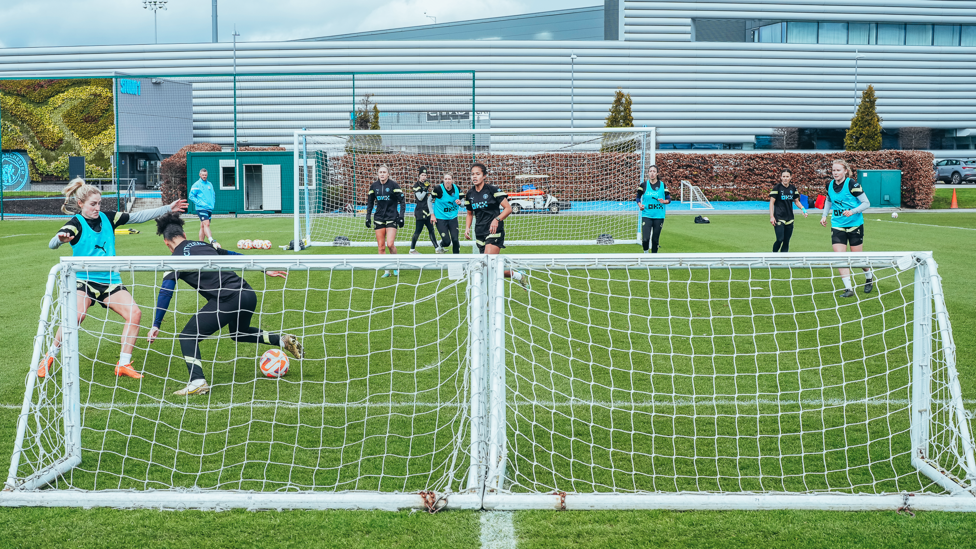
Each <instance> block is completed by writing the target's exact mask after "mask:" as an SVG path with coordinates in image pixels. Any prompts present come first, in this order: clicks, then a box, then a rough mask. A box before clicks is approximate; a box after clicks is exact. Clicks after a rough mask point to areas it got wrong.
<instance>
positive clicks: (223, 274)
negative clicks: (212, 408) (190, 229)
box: [147, 214, 303, 396]
mask: <svg viewBox="0 0 976 549" xmlns="http://www.w3.org/2000/svg"><path fill="white" fill-rule="evenodd" d="M156 234H158V235H160V236H162V237H163V241H164V242H165V243H166V247H167V248H169V249H170V251H171V252H172V253H173V255H174V256H178V257H197V256H217V255H241V254H239V253H237V252H232V251H229V250H223V249H220V248H215V247H213V246H211V245H209V244H207V243H206V242H199V241H193V240H187V239H186V233H184V232H183V220H182V219H180V218H179V216H178V215H175V214H170V215H164V216H162V217H160V218H159V219H157V220H156ZM265 274H267V275H268V276H277V277H280V278H285V277H286V276H287V274H286V273H284V272H282V271H267V272H266V273H265ZM177 280H182V281H183V282H186V283H187V284H189V285H190V287H191V288H193V289H194V290H196V291H197V292H199V293H200V296H201V297H203V298H204V299H206V300H207V303H206V305H204V306H203V307H202V308H201V309H200V310H199V311H198V312H197V314H195V315H193V318H191V319H190V320H189V322H187V323H186V325H185V326H183V329H182V330H180V333H179V336H178V337H179V340H180V350H181V351H182V352H183V360H185V361H186V368H187V370H188V371H189V372H190V382H189V383H188V384H187V385H186V387H184V388H183V389H180V390H179V391H176V392H175V393H173V394H174V395H177V396H189V395H202V394H206V393H208V392H209V391H210V386H209V385H207V380H206V378H204V376H203V362H202V357H201V355H200V342H201V341H203V340H204V339H206V338H208V337H210V336H211V335H213V334H215V333H217V332H219V331H220V329H221V328H223V327H224V326H227V327H228V330H229V331H230V337H231V339H233V340H234V341H237V342H240V343H258V344H265V345H277V346H279V347H281V348H282V349H284V350H286V351H288V352H289V353H291V354H292V356H294V357H295V358H298V359H301V358H302V356H303V351H302V344H301V343H300V342H299V341H298V338H296V337H295V336H293V335H291V334H273V333H271V332H266V331H263V330H259V329H258V328H254V327H252V326H251V318H252V317H253V316H254V312H255V310H256V309H257V303H258V301H257V295H256V294H255V293H254V289H252V288H251V286H250V285H249V284H248V283H247V281H245V280H244V279H243V278H241V277H239V276H237V275H236V274H235V273H234V272H233V271H229V270H227V271H200V270H196V269H190V270H186V271H179V272H173V271H170V272H168V273H166V276H164V277H163V284H162V287H161V288H160V289H159V297H158V298H157V300H156V315H155V319H154V320H153V327H152V329H151V330H149V337H148V338H147V339H148V340H149V344H150V345H151V344H152V342H153V341H155V340H156V337H158V336H159V327H160V326H162V324H163V319H164V318H165V316H166V311H167V309H169V304H170V301H171V300H172V299H173V293H174V292H175V291H176V281H177Z"/></svg>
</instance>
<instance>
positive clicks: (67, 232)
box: [37, 177, 186, 379]
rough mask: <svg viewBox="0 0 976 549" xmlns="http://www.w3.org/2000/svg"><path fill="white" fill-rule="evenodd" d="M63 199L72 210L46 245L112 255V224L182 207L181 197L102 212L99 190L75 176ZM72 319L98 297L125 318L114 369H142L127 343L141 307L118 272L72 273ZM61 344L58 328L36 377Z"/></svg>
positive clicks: (42, 373)
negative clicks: (74, 285) (164, 203)
mask: <svg viewBox="0 0 976 549" xmlns="http://www.w3.org/2000/svg"><path fill="white" fill-rule="evenodd" d="M62 193H63V194H64V197H65V198H64V205H62V206H61V211H63V212H64V213H67V214H74V215H73V216H72V217H71V218H70V219H69V220H68V221H67V222H66V223H65V224H64V225H63V226H62V227H61V228H60V229H58V233H57V234H56V235H54V238H52V239H51V241H50V243H48V247H49V248H51V249H52V250H56V249H58V248H59V247H61V245H62V244H70V245H71V252H72V255H74V256H83V257H113V256H114V255H115V228H116V227H119V226H121V225H128V224H132V223H145V222H146V221H149V220H150V219H155V218H157V217H159V216H161V215H164V214H167V213H170V212H175V213H178V212H183V211H186V200H182V199H181V200H177V201H175V202H173V203H172V204H170V205H168V206H160V207H159V208H156V209H154V210H146V211H142V212H137V213H133V214H127V213H124V212H111V211H109V212H103V211H102V192H101V191H100V190H98V189H97V188H96V187H93V186H92V185H89V184H87V183H85V180H83V179H82V178H80V177H76V178H74V179H72V180H71V182H70V183H68V186H67V187H65V188H64V190H63V191H62ZM77 278H78V283H77V296H78V324H81V322H82V321H83V320H84V319H85V316H86V313H87V312H88V308H89V307H91V306H92V304H93V303H98V304H99V305H101V306H102V307H104V308H106V309H110V310H112V311H115V312H116V313H118V314H119V316H121V317H122V319H123V320H124V321H125V327H124V328H123V329H122V352H121V353H120V354H119V361H118V363H117V364H116V365H115V375H117V376H128V377H131V378H136V379H138V378H140V377H142V374H140V373H139V372H137V371H135V370H134V369H133V368H132V349H133V347H134V346H135V342H136V337H138V335H139V322H140V320H141V319H142V312H141V311H140V310H139V307H138V306H137V305H136V303H135V301H133V299H132V295H131V294H130V293H129V291H128V290H126V289H125V286H123V285H122V278H121V277H120V276H119V273H116V272H108V271H81V272H79V273H78V276H77ZM60 347H61V330H60V329H59V330H58V333H57V335H55V336H54V342H53V343H52V344H51V347H50V349H48V352H47V354H46V355H45V356H44V358H43V359H42V360H41V363H40V364H39V365H38V367H37V377H45V376H46V375H47V372H48V369H49V368H50V367H51V365H52V364H54V357H55V356H56V353H57V351H58V349H59V348H60Z"/></svg>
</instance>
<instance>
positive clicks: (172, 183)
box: [159, 143, 220, 204]
mask: <svg viewBox="0 0 976 549" xmlns="http://www.w3.org/2000/svg"><path fill="white" fill-rule="evenodd" d="M189 152H220V145H216V144H214V143H194V144H192V145H186V146H184V147H182V148H181V149H180V150H178V151H176V153H175V154H173V156H170V157H169V158H167V159H165V160H163V162H162V163H161V164H160V165H159V176H160V178H161V179H162V180H163V181H162V183H160V185H159V190H160V193H162V197H163V204H169V203H171V202H173V201H174V200H178V199H180V198H184V199H185V198H186V192H187V187H186V153H189Z"/></svg>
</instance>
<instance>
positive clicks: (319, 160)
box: [292, 128, 657, 250]
mask: <svg viewBox="0 0 976 549" xmlns="http://www.w3.org/2000/svg"><path fill="white" fill-rule="evenodd" d="M656 136H657V134H656V129H655V128H596V129H533V128H525V129H450V130H430V129H426V130H425V129H398V130H368V131H367V130H300V131H296V132H295V134H294V142H293V144H292V146H293V150H294V156H295V158H294V162H295V171H294V173H295V182H294V185H295V189H296V192H295V193H294V194H295V203H294V211H295V217H294V233H295V235H294V237H295V242H296V243H301V244H302V245H304V246H373V245H375V236H374V235H373V231H372V230H370V229H369V228H367V227H366V226H365V214H366V203H367V193H368V190H369V186H370V184H371V183H373V182H374V181H375V180H376V178H377V170H378V168H379V166H380V165H387V166H388V167H389V169H390V178H391V179H392V180H394V181H396V182H397V183H399V185H400V187H401V189H402V190H403V192H404V195H405V196H406V216H405V217H406V225H405V227H404V228H403V229H400V231H399V232H398V234H397V239H398V245H403V244H405V243H407V242H409V241H410V235H411V234H412V230H413V228H414V221H413V219H412V218H413V214H412V212H413V209H414V207H415V202H416V200H415V199H414V196H413V193H412V192H411V191H410V188H411V186H412V185H413V183H414V182H416V181H417V173H418V170H419V168H420V167H422V166H425V167H427V168H428V172H427V173H428V181H430V182H431V183H432V185H436V184H440V183H442V179H443V177H444V175H445V174H451V175H452V176H453V182H454V184H455V185H457V187H458V189H459V190H460V194H461V195H462V198H463V195H464V193H466V192H467V191H468V190H469V189H470V188H471V183H470V175H469V174H470V168H471V165H472V164H473V163H474V162H481V163H483V164H485V165H486V166H487V167H488V178H487V182H488V183H489V184H492V185H495V186H498V187H499V188H501V190H503V191H505V192H506V193H507V194H508V201H509V204H510V205H511V206H512V212H513V215H512V216H510V217H509V218H508V219H506V220H505V233H506V244H507V245H523V246H524V245H574V244H598V243H599V244H611V243H637V242H638V233H639V230H640V228H639V226H638V222H639V220H638V211H637V208H636V206H635V205H634V203H633V202H634V193H635V191H636V189H637V185H638V184H639V183H640V181H641V175H642V174H643V173H644V169H645V167H646V166H648V165H650V164H653V163H654V158H655V148H656V142H657V141H656ZM306 179H308V181H309V183H310V184H309V185H308V186H306V185H305V181H306ZM458 216H459V223H460V224H461V225H462V227H463V224H464V217H465V210H464V208H463V207H461V208H459V210H458ZM461 232H462V233H463V230H462V231H461ZM418 244H420V245H423V246H430V245H431V243H430V241H429V240H428V238H427V235H426V232H425V233H424V235H423V236H422V238H421V239H420V240H419V241H418ZM301 247H302V246H301V245H298V246H295V249H296V250H298V249H301Z"/></svg>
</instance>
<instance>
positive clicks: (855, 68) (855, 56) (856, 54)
mask: <svg viewBox="0 0 976 549" xmlns="http://www.w3.org/2000/svg"><path fill="white" fill-rule="evenodd" d="M863 57H864V56H863V55H858V53H857V49H855V50H854V114H857V60H858V59H862V58H863Z"/></svg>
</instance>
